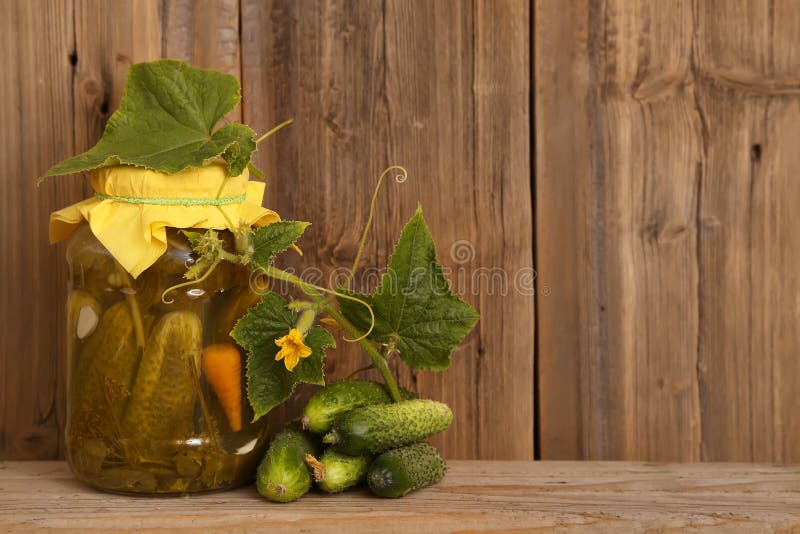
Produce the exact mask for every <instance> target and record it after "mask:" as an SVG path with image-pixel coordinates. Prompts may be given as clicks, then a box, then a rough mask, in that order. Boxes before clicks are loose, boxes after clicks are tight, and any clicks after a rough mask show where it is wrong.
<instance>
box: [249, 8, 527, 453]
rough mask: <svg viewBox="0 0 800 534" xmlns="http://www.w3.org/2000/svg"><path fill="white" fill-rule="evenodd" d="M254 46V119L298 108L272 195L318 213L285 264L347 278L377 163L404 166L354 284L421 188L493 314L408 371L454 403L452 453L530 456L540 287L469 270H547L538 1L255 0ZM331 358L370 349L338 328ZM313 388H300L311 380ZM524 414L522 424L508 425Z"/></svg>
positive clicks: (271, 152)
mask: <svg viewBox="0 0 800 534" xmlns="http://www.w3.org/2000/svg"><path fill="white" fill-rule="evenodd" d="M497 27H503V28H505V31H503V32H497V31H496V28H497ZM242 57H243V72H242V74H243V80H244V116H245V121H246V122H247V123H249V124H250V125H252V126H253V127H255V128H257V129H259V130H261V131H265V130H267V129H268V128H269V127H271V126H273V125H275V124H277V123H279V122H281V121H283V120H285V119H287V118H289V117H294V118H295V119H296V122H295V123H294V124H293V125H292V126H291V128H290V130H289V131H286V132H282V133H280V134H278V135H277V136H276V137H275V138H274V139H271V140H269V141H267V142H265V146H264V147H263V148H261V149H260V151H259V155H258V157H257V161H258V163H259V164H260V166H262V167H263V168H264V169H265V170H266V171H267V176H268V192H267V202H268V204H269V205H270V206H272V207H275V208H277V209H278V210H279V211H280V212H281V214H282V215H284V216H286V217H291V218H298V219H304V220H311V221H313V222H314V225H313V226H312V227H311V228H310V229H309V230H308V231H307V232H306V235H305V237H304V238H303V248H304V251H305V256H304V257H303V258H302V259H301V258H295V259H293V260H290V261H289V262H288V264H287V266H289V267H291V268H294V269H296V270H297V272H299V273H304V274H305V275H306V276H307V277H308V278H309V279H310V280H315V279H316V280H318V281H321V282H322V283H324V284H329V285H333V286H335V281H336V278H335V275H336V273H337V272H338V271H337V268H349V267H350V265H351V264H352V261H353V259H354V256H355V254H356V250H357V247H358V241H359V238H360V235H361V231H362V225H363V224H364V223H365V221H366V218H367V212H368V209H369V198H370V193H371V191H372V188H373V186H374V184H375V181H376V179H377V176H378V175H379V174H380V172H381V170H382V169H384V168H385V167H387V166H389V165H392V164H400V165H404V166H405V167H406V169H407V170H408V176H409V177H408V180H407V182H405V183H404V184H402V185H400V184H396V183H392V182H391V181H387V183H386V184H385V185H384V188H385V189H384V190H383V191H382V193H381V196H380V199H379V201H378V205H377V216H376V220H375V222H374V225H373V228H372V234H371V237H370V239H369V240H368V243H367V252H366V254H365V257H364V263H363V268H362V269H361V270H360V271H359V272H358V273H357V276H356V281H355V285H354V287H357V288H363V287H370V286H372V285H374V283H375V282H376V280H377V276H376V268H380V267H381V266H384V265H386V263H387V261H388V259H389V257H390V255H391V252H392V250H393V246H394V243H395V240H396V239H397V236H398V233H399V231H400V229H401V228H402V225H403V223H404V222H405V221H406V220H407V219H408V218H409V217H411V215H413V212H414V210H415V208H416V206H417V202H421V203H422V205H423V208H424V212H425V216H426V219H427V221H428V223H429V225H430V226H431V231H432V233H433V235H434V237H435V239H436V240H437V243H438V246H439V255H440V260H441V261H442V262H443V263H444V264H445V265H446V266H447V267H448V268H449V269H450V270H451V275H452V276H451V279H452V280H453V285H454V288H455V289H456V290H457V291H459V292H460V293H462V294H463V295H464V296H465V297H466V298H467V299H468V300H470V301H471V302H472V303H473V304H474V305H475V306H476V307H477V308H478V309H479V310H480V312H481V313H482V316H483V319H482V322H481V324H480V325H479V327H478V329H477V331H476V332H475V333H473V334H472V335H471V336H470V337H469V338H468V341H467V342H466V343H465V344H464V346H462V347H461V348H459V349H458V350H457V351H456V353H455V354H454V356H453V361H454V365H453V368H452V369H451V370H449V371H448V372H446V373H441V374H430V373H419V374H416V373H409V372H408V371H406V370H400V375H401V380H402V382H403V383H404V384H405V385H407V386H409V387H411V388H413V389H416V390H417V391H419V393H420V394H421V395H423V396H431V397H434V398H439V399H442V400H444V401H445V402H447V403H449V404H450V405H451V406H452V407H453V410H454V412H455V414H456V421H455V423H454V425H453V428H452V429H451V430H449V431H448V432H447V433H446V434H445V435H443V436H440V437H438V438H436V442H437V444H440V445H442V446H443V447H444V451H445V454H446V455H447V456H449V457H451V458H476V457H482V458H523V459H524V458H531V457H532V455H533V394H532V392H533V300H532V297H531V295H530V293H529V294H527V295H526V294H522V293H519V292H515V291H514V288H513V287H511V288H509V290H508V294H507V295H505V296H503V295H501V293H500V290H501V288H500V286H501V282H498V281H497V280H487V279H483V280H477V281H476V282H475V283H474V284H473V283H472V280H471V279H470V277H471V276H473V274H474V272H475V271H476V269H478V268H479V267H484V268H490V267H497V268H498V269H504V274H505V275H508V276H511V277H513V276H514V275H515V274H516V273H518V272H522V273H523V274H525V273H527V272H529V271H530V270H531V267H532V253H531V241H530V237H531V196H530V186H529V179H530V169H529V141H530V138H529V132H528V121H529V118H528V116H529V108H528V80H529V71H528V64H529V58H528V9H527V4H526V3H525V2H513V1H512V2H485V3H483V2H475V3H474V5H473V3H472V2H454V3H448V2H425V1H419V2H406V1H402V2H393V1H389V2H386V4H385V9H384V6H383V5H382V4H380V3H376V2H292V1H281V0H275V1H270V2H260V1H259V2H256V1H250V0H245V1H244V2H243V4H242ZM499 146H502V147H503V148H502V149H498V147H499ZM308 267H316V268H318V269H319V270H314V269H311V270H309V269H307V268H308ZM459 274H460V275H461V280H460V282H461V283H460V287H459V280H458V276H459ZM492 282H493V283H495V284H496V285H497V287H495V288H494V291H495V292H494V293H490V292H489V289H488V288H487V286H488V284H489V283H492ZM481 283H482V284H483V287H478V286H479V284H481ZM511 283H513V280H511V282H509V285H510V284H511ZM512 325H513V326H512ZM332 363H333V365H332V367H331V372H329V378H341V377H344V376H347V375H348V374H350V373H351V372H353V371H355V370H356V369H358V368H360V367H362V366H364V365H365V364H366V363H367V360H366V359H365V358H364V357H363V356H362V355H360V354H359V350H358V348H357V347H352V346H347V344H346V343H345V342H340V347H339V349H337V352H336V354H335V355H334V357H333V358H332ZM298 391H299V392H298V396H297V399H298V401H299V400H301V399H303V398H304V397H305V396H307V395H308V391H309V390H308V389H302V390H298ZM299 406H300V404H299V402H298V403H296V404H295V405H294V406H289V407H288V409H287V410H285V411H283V413H282V417H283V418H289V417H292V416H294V415H296V414H297V411H298V408H299ZM508 429H514V432H513V439H511V438H500V436H502V435H503V434H504V433H506V432H507V430H508Z"/></svg>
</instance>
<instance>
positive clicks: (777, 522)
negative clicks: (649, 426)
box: [0, 461, 800, 534]
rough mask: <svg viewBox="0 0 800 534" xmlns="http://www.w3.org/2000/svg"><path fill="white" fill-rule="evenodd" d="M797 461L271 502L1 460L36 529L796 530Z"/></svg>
mask: <svg viewBox="0 0 800 534" xmlns="http://www.w3.org/2000/svg"><path fill="white" fill-rule="evenodd" d="M798 480H800V470H798V468H797V467H775V466H770V465H744V464H694V465H676V464H635V463H614V462H485V461H484V462H465V461H455V462H451V465H450V470H449V472H448V474H447V476H446V477H445V478H444V480H443V481H442V482H440V483H439V484H437V485H436V486H433V487H431V488H428V489H425V490H422V491H420V492H417V493H412V494H410V495H408V496H406V497H404V498H402V499H378V498H376V497H373V496H371V495H370V494H369V492H368V491H367V490H365V489H356V490H353V491H349V492H347V493H344V494H342V495H323V494H319V493H311V494H309V495H306V496H305V497H303V498H302V499H301V500H300V501H297V502H294V503H288V504H275V503H270V502H267V501H265V500H264V499H262V498H261V497H260V496H259V495H258V493H257V492H256V490H255V488H254V487H252V486H251V487H246V488H242V489H239V490H235V491H230V492H226V493H215V494H210V495H195V496H192V497H189V498H183V499H163V498H162V499H144V498H141V497H123V496H118V495H109V494H104V493H100V492H97V491H94V490H91V489H88V488H86V487H85V486H82V485H80V484H79V483H78V482H76V481H75V480H74V479H73V477H72V475H71V474H70V473H69V472H68V471H67V468H66V465H65V464H63V463H60V462H8V463H4V464H0V529H2V530H3V531H4V532H18V531H20V532H30V531H35V530H40V529H41V530H45V529H53V530H59V531H60V532H86V531H104V530H112V529H113V530H114V531H115V532H129V531H136V532H155V531H170V532H178V531H184V530H185V531H198V530H201V531H203V532H244V531H246V532H310V533H314V532H342V530H343V529H345V530H347V531H348V532H374V531H375V530H376V529H379V530H380V531H381V532H386V533H389V534H391V533H405V532H500V531H502V532H531V531H533V530H538V529H542V530H544V529H556V530H558V531H559V532H564V531H569V532H572V531H581V532H585V531H587V530H590V531H592V532H621V531H624V532H652V531H658V532H660V531H666V530H679V531H683V530H691V531H692V532H777V531H781V532H794V531H796V530H797V529H800V512H799V511H798V510H800V486H799V483H798Z"/></svg>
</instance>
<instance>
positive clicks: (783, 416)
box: [695, 2, 800, 462]
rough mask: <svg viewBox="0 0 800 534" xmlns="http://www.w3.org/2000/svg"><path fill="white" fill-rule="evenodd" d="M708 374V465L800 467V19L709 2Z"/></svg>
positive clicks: (704, 363)
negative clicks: (794, 464)
mask: <svg viewBox="0 0 800 534" xmlns="http://www.w3.org/2000/svg"><path fill="white" fill-rule="evenodd" d="M695 19H696V20H695V27H696V34H697V35H698V36H700V37H699V38H698V40H697V43H696V46H695V65H696V74H695V76H696V78H697V82H696V87H697V89H696V91H697V106H698V109H699V110H700V112H701V113H702V116H703V118H704V130H703V133H704V138H703V141H704V162H703V167H702V178H701V196H700V202H699V210H700V211H699V214H698V220H699V224H700V242H699V248H698V254H699V255H700V260H701V261H700V287H699V291H700V293H699V296H700V305H701V312H702V315H701V317H702V318H703V322H702V325H701V326H702V328H701V337H700V345H699V349H700V352H699V361H698V374H699V378H700V386H701V396H700V399H701V402H702V409H703V412H704V414H707V415H708V417H704V419H703V436H704V439H703V454H702V458H703V459H707V460H736V461H764V460H770V461H779V462H798V461H800V422H798V420H797V416H796V414H797V413H798V410H800V398H798V396H797V384H798V379H800V360H798V357H797V352H798V351H797V349H798V346H800V333H798V329H797V324H798V318H800V310H799V309H798V300H797V295H798V294H800V278H799V277H798V274H797V267H796V266H797V263H798V260H800V236H798V233H797V206H798V200H800V183H798V180H797V169H798V168H800V167H798V164H800V151H798V150H797V140H798V139H800V137H799V136H800V91H798V88H800V85H799V84H798V73H799V72H800V43H799V42H798V40H797V31H798V29H800V12H799V11H798V9H797V5H796V4H795V3H793V2H763V3H762V2H711V3H703V2H698V3H697V5H696V6H695Z"/></svg>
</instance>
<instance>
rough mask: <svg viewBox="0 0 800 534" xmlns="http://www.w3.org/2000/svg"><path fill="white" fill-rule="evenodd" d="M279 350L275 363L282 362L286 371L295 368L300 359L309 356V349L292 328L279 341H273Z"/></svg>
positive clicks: (298, 331) (298, 333) (298, 332)
mask: <svg viewBox="0 0 800 534" xmlns="http://www.w3.org/2000/svg"><path fill="white" fill-rule="evenodd" d="M275 344H276V345H278V346H279V347H280V348H281V350H279V351H278V354H276V355H275V361H281V360H283V363H284V364H285V365H286V369H288V370H289V371H291V370H293V369H294V368H295V367H297V364H298V363H300V358H308V357H309V356H311V352H312V351H311V349H310V348H308V347H307V346H306V344H305V343H304V342H303V334H302V333H301V332H300V330H298V329H297V328H292V329H291V330H289V333H288V334H286V335H285V336H283V337H282V338H280V339H276V340H275Z"/></svg>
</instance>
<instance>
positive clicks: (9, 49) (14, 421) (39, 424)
mask: <svg viewBox="0 0 800 534" xmlns="http://www.w3.org/2000/svg"><path fill="white" fill-rule="evenodd" d="M0 35H2V46H3V50H4V53H5V55H6V57H5V58H4V65H3V75H2V76H1V77H0V124H2V142H0V170H2V173H1V175H2V179H0V203H1V204H0V224H1V225H2V228H3V230H2V232H0V249H1V250H2V251H3V256H2V266H0V272H2V276H0V321H1V322H2V324H3V330H2V335H1V336H0V457H3V458H9V457H10V458H20V459H30V458H56V457H57V456H58V454H59V452H63V439H62V435H61V430H60V429H61V427H62V425H63V423H64V404H65V400H64V387H63V384H64V373H65V365H64V361H63V358H57V357H56V356H55V355H61V354H63V353H64V349H63V348H64V337H63V331H64V324H65V322H66V318H65V316H64V306H63V298H62V295H63V293H64V288H65V286H66V271H65V269H59V268H55V269H54V268H53V266H57V265H61V264H62V263H61V262H63V259H62V258H63V257H64V252H63V250H62V249H59V248H54V247H51V246H50V245H49V244H48V240H47V219H46V216H45V214H47V213H49V212H50V211H52V210H54V209H57V208H59V207H61V206H63V205H65V204H69V203H71V202H73V201H75V200H77V199H79V198H81V196H82V187H81V185H80V184H77V183H71V182H58V183H50V184H47V185H46V186H44V187H42V188H41V189H37V187H36V185H35V184H36V177H37V176H39V175H40V174H41V173H42V172H43V171H44V170H45V169H46V168H47V167H48V166H49V165H50V163H51V162H55V161H57V160H61V159H63V158H66V157H68V156H70V155H71V154H72V153H73V152H74V143H73V136H72V124H73V112H72V66H71V65H70V54H71V53H72V51H73V40H72V39H73V26H72V3H71V2H67V1H62V0H53V1H44V0H34V1H30V2H11V3H7V5H6V9H4V13H3V17H2V20H0Z"/></svg>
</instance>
